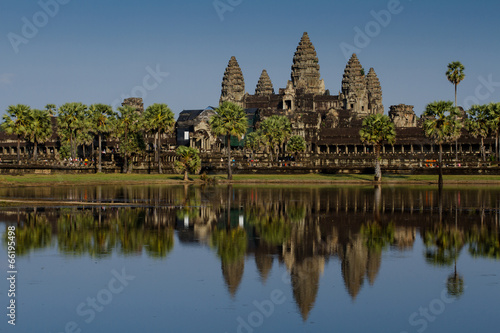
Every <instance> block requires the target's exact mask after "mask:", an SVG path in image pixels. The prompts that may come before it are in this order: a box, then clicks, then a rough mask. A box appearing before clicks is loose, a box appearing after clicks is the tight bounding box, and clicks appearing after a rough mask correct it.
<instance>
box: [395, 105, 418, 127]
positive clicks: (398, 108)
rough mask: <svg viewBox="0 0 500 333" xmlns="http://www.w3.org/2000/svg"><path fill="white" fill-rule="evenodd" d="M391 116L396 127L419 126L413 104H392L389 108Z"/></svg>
mask: <svg viewBox="0 0 500 333" xmlns="http://www.w3.org/2000/svg"><path fill="white" fill-rule="evenodd" d="M389 118H391V120H392V122H393V123H394V125H395V126H396V127H417V120H418V119H417V116H416V115H415V111H414V110H413V105H405V104H399V105H392V106H391V107H390V110H389Z"/></svg>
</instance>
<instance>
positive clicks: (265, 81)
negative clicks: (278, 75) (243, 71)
mask: <svg viewBox="0 0 500 333" xmlns="http://www.w3.org/2000/svg"><path fill="white" fill-rule="evenodd" d="M272 94H274V88H273V83H272V82H271V78H269V75H268V74H267V71H266V70H265V69H264V70H263V71H262V74H261V75H260V79H259V82H258V83H257V87H256V88H255V95H259V96H266V95H272Z"/></svg>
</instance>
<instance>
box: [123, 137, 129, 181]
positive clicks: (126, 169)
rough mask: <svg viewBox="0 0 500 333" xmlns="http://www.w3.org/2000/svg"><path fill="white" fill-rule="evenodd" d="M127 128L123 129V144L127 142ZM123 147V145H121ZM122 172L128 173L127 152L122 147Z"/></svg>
mask: <svg viewBox="0 0 500 333" xmlns="http://www.w3.org/2000/svg"><path fill="white" fill-rule="evenodd" d="M127 134H128V133H127V130H125V144H126V143H127ZM122 148H123V145H122ZM123 173H128V159H127V152H126V151H125V149H123Z"/></svg>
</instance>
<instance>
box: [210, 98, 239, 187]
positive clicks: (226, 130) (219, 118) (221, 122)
mask: <svg viewBox="0 0 500 333" xmlns="http://www.w3.org/2000/svg"><path fill="white" fill-rule="evenodd" d="M215 112H216V113H215V114H214V115H213V116H212V117H211V118H210V127H211V129H212V132H213V133H214V134H215V135H223V136H225V137H226V142H227V146H226V147H227V179H228V180H232V179H233V174H232V170H231V136H235V137H237V138H238V139H241V138H242V137H243V135H245V133H246V131H247V128H248V118H247V115H246V113H245V110H243V108H241V107H240V106H238V105H236V104H234V103H231V102H223V103H222V104H221V105H219V107H218V108H217V109H215Z"/></svg>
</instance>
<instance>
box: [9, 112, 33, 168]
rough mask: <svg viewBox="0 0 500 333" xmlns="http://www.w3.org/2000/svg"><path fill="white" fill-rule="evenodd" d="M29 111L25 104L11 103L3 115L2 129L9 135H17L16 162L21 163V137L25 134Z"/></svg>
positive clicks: (23, 137) (24, 137)
mask: <svg viewBox="0 0 500 333" xmlns="http://www.w3.org/2000/svg"><path fill="white" fill-rule="evenodd" d="M30 111H31V108H30V107H29V106H27V105H23V104H18V105H11V106H9V107H8V109H7V114H5V115H4V116H3V123H2V129H3V130H4V131H5V132H6V133H7V134H9V135H16V136H17V164H20V163H21V139H26V136H27V131H28V120H29V118H28V116H29V113H30Z"/></svg>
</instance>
